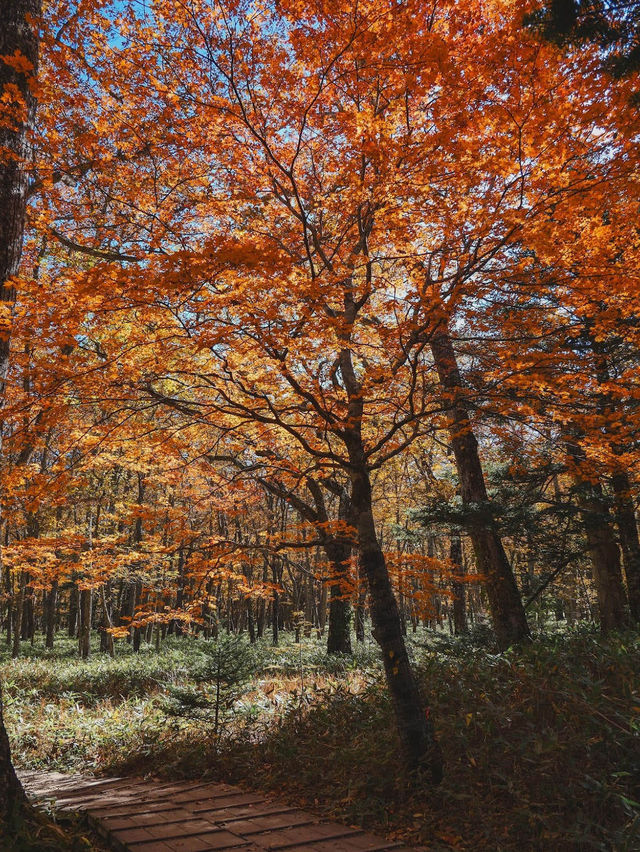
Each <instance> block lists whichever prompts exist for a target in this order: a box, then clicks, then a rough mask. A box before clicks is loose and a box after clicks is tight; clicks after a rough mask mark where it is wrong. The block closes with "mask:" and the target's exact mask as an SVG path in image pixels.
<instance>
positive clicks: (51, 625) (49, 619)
mask: <svg viewBox="0 0 640 852" xmlns="http://www.w3.org/2000/svg"><path fill="white" fill-rule="evenodd" d="M57 604H58V581H57V580H54V581H53V583H52V585H51V589H50V590H49V594H48V595H47V606H46V614H45V632H46V638H45V642H44V644H45V648H53V641H54V638H55V629H56V608H57Z"/></svg>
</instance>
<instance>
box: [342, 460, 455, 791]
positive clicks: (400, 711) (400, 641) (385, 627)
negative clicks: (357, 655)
mask: <svg viewBox="0 0 640 852" xmlns="http://www.w3.org/2000/svg"><path fill="white" fill-rule="evenodd" d="M352 455H353V456H355V458H352V463H354V462H355V463H354V464H353V472H352V484H353V489H352V496H351V499H352V502H353V510H354V515H355V520H356V525H357V530H358V546H359V552H360V565H361V568H362V573H363V574H364V576H365V577H366V578H367V584H368V587H369V600H370V608H371V620H372V622H373V636H374V638H375V640H376V642H377V643H378V645H379V646H380V650H381V652H382V659H383V663H384V670H385V676H386V681H387V685H388V688H389V692H390V694H391V699H392V702H393V706H394V710H395V715H396V722H397V725H398V733H399V735H400V741H401V744H402V748H403V752H404V758H405V763H406V765H407V767H408V769H409V770H410V771H415V770H417V769H419V768H420V767H422V766H428V767H429V769H430V771H431V775H432V778H433V780H434V782H435V783H438V782H439V781H440V780H441V778H442V753H441V751H440V747H439V745H438V743H437V741H436V739H435V735H434V731H433V724H432V721H431V719H430V718H429V708H428V707H427V704H426V701H425V698H424V696H423V695H422V694H421V690H420V686H419V684H418V681H417V679H416V676H415V674H414V672H413V669H412V667H411V663H410V661H409V656H408V654H407V648H406V645H405V642H404V637H403V634H402V623H401V620H400V612H399V610H398V604H397V602H396V599H395V596H394V594H393V589H392V586H391V578H390V577H389V572H388V570H387V566H386V563H385V558H384V554H383V552H382V549H381V548H380V544H379V542H378V538H377V535H376V529H375V523H374V520H373V508H372V494H371V483H370V480H369V474H368V472H367V470H366V468H365V467H364V465H363V464H362V458H360V459H358V458H357V455H358V453H357V451H356V452H353V453H352Z"/></svg>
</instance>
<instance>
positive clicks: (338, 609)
mask: <svg viewBox="0 0 640 852" xmlns="http://www.w3.org/2000/svg"><path fill="white" fill-rule="evenodd" d="M324 550H325V553H326V554H327V559H328V560H329V570H330V572H331V585H330V589H329V595H330V597H329V633H328V636H327V653H328V654H351V604H350V603H349V594H348V591H347V581H348V579H349V577H348V574H349V561H350V559H351V547H350V546H348V545H343V544H339V543H337V542H334V543H332V544H325V546H324Z"/></svg>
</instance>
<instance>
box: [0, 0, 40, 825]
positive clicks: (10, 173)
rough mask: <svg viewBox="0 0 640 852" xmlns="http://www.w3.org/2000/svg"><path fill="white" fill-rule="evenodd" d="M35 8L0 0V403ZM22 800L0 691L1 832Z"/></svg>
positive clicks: (21, 203) (16, 256)
mask: <svg viewBox="0 0 640 852" xmlns="http://www.w3.org/2000/svg"><path fill="white" fill-rule="evenodd" d="M40 11H41V9H40V0H3V3H2V14H1V19H2V20H1V24H0V56H7V55H9V56H12V55H14V54H15V53H16V51H17V52H18V54H19V55H22V56H23V57H25V58H26V59H27V60H28V62H29V63H30V64H31V66H32V70H31V71H29V72H26V73H25V72H18V71H16V70H15V69H14V68H11V67H10V66H9V65H7V64H5V63H4V62H2V61H0V93H2V94H3V95H6V93H13V97H11V98H10V103H11V106H9V104H7V103H5V104H4V105H3V111H4V112H5V114H10V113H9V110H10V109H11V110H12V113H13V114H12V116H11V117H12V119H13V120H12V121H6V122H5V121H3V122H2V125H0V405H2V404H3V402H4V390H5V384H6V380H7V374H8V370H9V347H10V339H11V320H12V315H13V309H14V305H15V300H16V290H15V287H14V284H13V282H12V280H11V279H12V278H13V276H14V275H16V274H17V272H18V269H19V266H20V258H21V255H22V238H23V234H24V221H25V209H26V195H27V180H28V177H27V172H26V165H27V164H28V163H29V160H30V155H31V149H30V129H31V128H32V126H33V121H34V118H35V108H36V103H35V97H34V95H33V93H32V90H31V87H30V81H31V79H32V78H33V76H34V75H35V74H36V73H37V66H38V39H37V36H36V33H35V32H34V30H33V28H32V25H31V23H30V19H31V20H35V19H37V18H39V16H40ZM0 451H1V447H0ZM24 802H25V795H24V791H23V789H22V787H21V785H20V782H19V781H18V778H17V776H16V773H15V770H14V768H13V765H12V763H11V753H10V749H9V740H8V737H7V732H6V730H5V726H4V719H3V714H2V696H1V693H0V831H2V830H4V829H5V827H6V825H7V824H8V822H9V821H10V820H11V819H12V818H13V816H14V815H15V812H16V810H17V808H18V807H19V806H20V805H22V804H23V803H24Z"/></svg>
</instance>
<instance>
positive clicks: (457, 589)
mask: <svg viewBox="0 0 640 852" xmlns="http://www.w3.org/2000/svg"><path fill="white" fill-rule="evenodd" d="M449 559H450V560H451V562H452V563H453V565H454V566H455V568H456V571H457V573H458V574H462V573H463V567H462V541H461V540H460V535H459V533H457V532H452V533H451V541H450V545H449ZM451 591H452V592H453V632H454V633H455V635H456V636H460V635H461V634H463V633H466V632H467V611H466V589H465V585H464V583H461V582H460V581H459V580H458V579H457V578H456V576H454V577H453V578H452V581H451Z"/></svg>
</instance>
